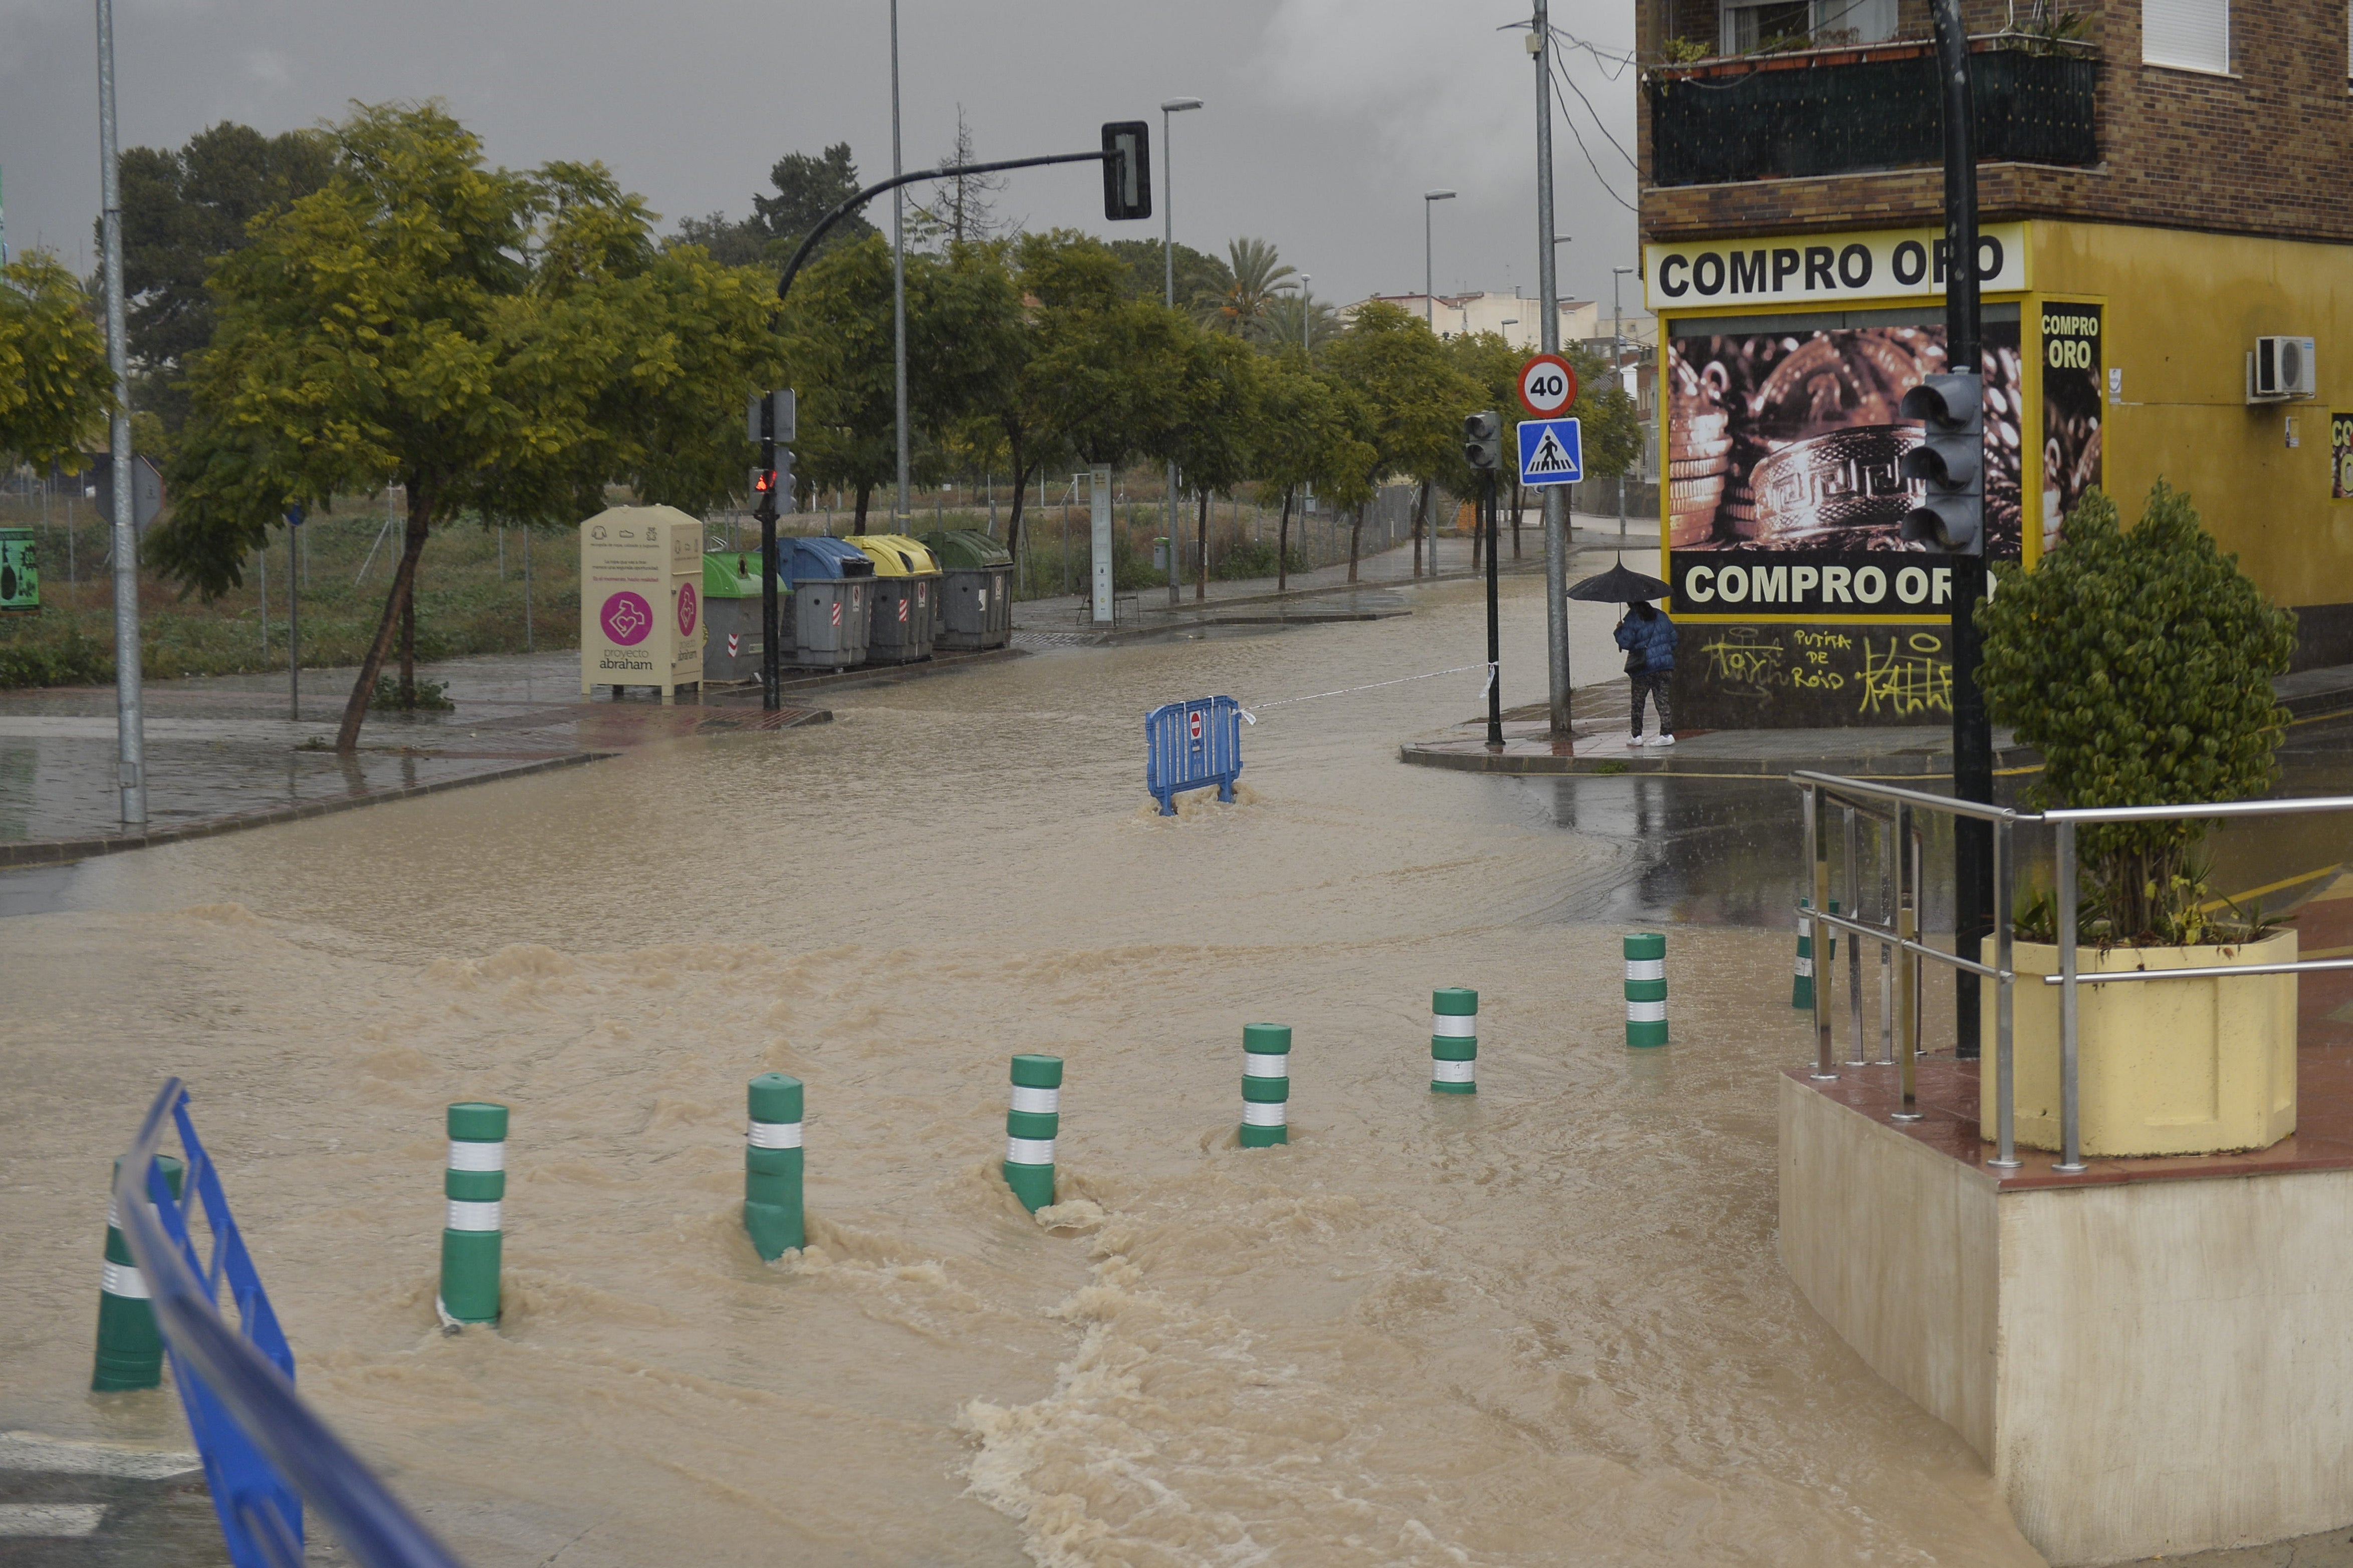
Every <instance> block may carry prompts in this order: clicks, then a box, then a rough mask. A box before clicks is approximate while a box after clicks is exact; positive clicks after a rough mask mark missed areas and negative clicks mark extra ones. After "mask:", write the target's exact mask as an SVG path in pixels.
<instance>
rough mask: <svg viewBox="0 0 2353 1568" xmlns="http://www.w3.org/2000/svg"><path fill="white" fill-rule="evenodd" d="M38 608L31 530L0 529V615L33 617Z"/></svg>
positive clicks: (38, 575) (36, 560)
mask: <svg viewBox="0 0 2353 1568" xmlns="http://www.w3.org/2000/svg"><path fill="white" fill-rule="evenodd" d="M40 607H41V564H40V552H39V550H38V549H37V547H36V546H35V544H34V542H33V531H32V530H31V529H29V528H0V615H9V614H16V615H32V614H37V613H38V612H39V610H40Z"/></svg>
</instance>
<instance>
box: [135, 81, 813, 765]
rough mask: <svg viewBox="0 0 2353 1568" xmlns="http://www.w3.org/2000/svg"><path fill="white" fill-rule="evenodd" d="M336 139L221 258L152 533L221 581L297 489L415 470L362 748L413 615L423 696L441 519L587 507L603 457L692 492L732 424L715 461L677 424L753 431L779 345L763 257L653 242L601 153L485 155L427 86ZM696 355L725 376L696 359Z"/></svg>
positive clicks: (351, 731)
mask: <svg viewBox="0 0 2353 1568" xmlns="http://www.w3.org/2000/svg"><path fill="white" fill-rule="evenodd" d="M330 140H331V143H332V149H333V154H334V167H333V172H332V175H331V176H330V178H329V180H328V183H327V184H325V185H324V186H323V187H322V188H321V189H320V190H318V191H316V192H313V193H312V194H311V195H307V196H303V197H301V198H300V199H298V200H296V201H295V202H294V203H293V204H292V205H290V206H289V207H288V208H287V209H286V210H285V211H284V212H282V213H280V214H278V215H276V216H271V217H269V218H267V219H265V220H264V221H262V222H260V223H259V224H257V225H256V226H254V229H253V231H252V240H251V243H250V244H248V246H247V247H245V248H244V249H242V250H239V251H237V252H234V253H232V254H231V255H230V256H228V257H227V258H225V259H224V260H223V261H222V262H221V264H220V265H219V267H218V268H217V269H216V272H215V275H214V297H215V300H216V305H217V309H218V312H219V321H218V325H217V327H216V331H215V333H214V337H213V342H212V345H211V347H210V348H208V349H206V351H205V352H204V353H200V354H198V355H196V356H195V361H194V363H192V364H191V366H190V368H189V381H190V390H191V404H190V415H189V422H188V426H187V429H186V432H185V437H184V439H183V443H182V447H181V451H180V453H179V454H178V456H177V457H176V458H174V462H173V465H172V470H171V473H172V482H173V487H174V495H175V498H176V499H175V503H174V518H173V521H172V522H171V523H170V524H168V525H167V526H165V527H164V528H163V529H160V530H158V531H157V532H156V534H155V536H154V538H153V558H154V560H155V563H156V564H157V566H158V567H159V568H160V569H161V570H163V571H164V573H165V574H168V575H170V576H172V577H174V578H175V579H177V580H178V581H180V582H181V583H182V584H185V585H186V586H188V587H189V588H191V589H193V590H195V591H196V592H198V593H201V594H205V595H217V594H219V593H222V592H225V591H227V589H228V588H230V587H233V586H235V585H236V584H237V583H238V582H239V581H241V574H242V567H243V562H244V559H245V557H246V553H247V552H248V551H249V550H251V549H253V548H254V547H255V546H256V545H258V544H259V543H260V542H263V541H264V540H266V539H267V537H268V531H269V528H270V526H271V525H272V524H273V523H274V522H275V521H276V520H277V519H278V517H279V516H280V512H281V511H282V510H283V509H284V508H285V507H286V506H287V505H288V504H289V503H290V502H296V501H301V502H304V503H306V504H309V505H311V506H312V507H314V508H317V509H320V510H323V509H324V508H325V507H326V506H327V505H328V504H329V503H330V502H331V501H332V499H333V498H334V497H335V496H337V495H339V494H342V495H349V494H352V493H354V492H359V493H373V492H375V491H378V490H381V489H386V488H389V487H391V486H394V485H398V486H399V487H401V488H402V489H403V492H404V499H405V502H406V530H405V531H404V534H403V538H402V548H401V553H400V557H399V561H398V563H397V565H396V569H395V571H394V574H393V581H392V585H391V587H390V589H389V591H388V592H387V593H386V595H385V606H384V612H383V617H382V620H381V621H380V623H379V625H378V626H377V629H376V634H375V638H374V640H373V641H372V642H371V644H370V645H369V648H368V651H367V654H366V656H365V658H364V659H363V661H362V665H361V668H360V673H359V678H358V679H357V680H356V681H355V682H354V683H353V689H352V696H351V700H350V702H349V703H348V705H347V706H346V707H345V709H344V712H343V726H342V730H341V731H340V733H339V735H338V737H337V742H336V743H337V746H338V748H339V749H340V750H343V751H345V752H349V751H351V750H353V749H354V748H355V747H356V746H357V744H358V742H359V733H360V727H361V725H362V723H363V722H364V720H365V718H366V714H367V709H368V704H369V700H370V699H371V697H372V696H373V695H374V692H375V681H376V677H377V674H378V672H379V671H380V670H381V669H382V668H383V665H384V662H385V657H386V654H387V652H388V651H389V649H390V647H391V644H392V641H393V637H394V635H395V633H396V631H397V632H398V633H399V635H400V645H401V679H400V689H401V691H402V694H403V699H404V701H405V702H406V703H413V702H414V700H415V699H414V692H415V689H416V676H415V625H416V622H415V592H416V583H417V568H418V562H419V560H420V558H421V556H422V554H423V552H424V549H425V544H426V541H427V538H428V537H429V535H430V533H431V531H432V529H433V527H434V525H435V524H436V523H438V522H443V521H448V520H449V519H451V518H453V517H455V516H457V515H458V514H459V512H460V511H461V510H479V511H480V512H482V513H483V514H485V515H487V516H495V517H506V518H516V519H522V520H525V521H533V520H547V519H551V518H560V517H565V516H567V515H568V516H572V517H576V516H578V515H579V514H580V512H581V511H582V510H584V509H591V508H595V507H597V506H601V505H602V496H603V489H604V486H605V484H606V483H607V482H622V483H632V482H642V483H643V484H644V485H645V486H646V488H647V490H648V491H649V492H650V494H651V495H652V496H660V497H687V496H691V495H692V494H694V493H696V492H697V487H698V486H701V487H708V486H709V485H710V484H712V482H714V477H713V472H712V465H713V464H716V463H717V462H718V461H719V457H718V454H720V453H721V452H723V450H724V444H723V443H721V442H718V441H715V440H712V441H707V442H706V444H705V445H704V447H702V461H701V462H700V463H698V462H697V461H696V460H695V458H694V456H693V454H691V453H689V454H686V455H684V456H681V455H680V454H679V453H677V452H675V451H672V450H670V448H669V446H668V443H670V441H671V440H672V439H673V437H674V436H675V433H676V432H678V431H679V430H681V429H691V428H695V427H699V426H700V424H701V422H702V420H703V419H704V418H705V417H709V416H713V414H714V412H722V411H723V414H724V417H725V419H726V423H727V425H728V426H733V429H734V430H735V431H737V432H740V430H741V425H740V423H739V421H740V419H741V417H742V415H741V410H742V398H743V396H744V394H745V393H746V392H748V391H750V390H752V389H753V388H754V387H755V386H757V385H759V384H763V383H764V382H765V380H766V378H767V376H768V375H769V374H773V370H774V366H775V363H776V354H775V349H774V345H773V343H771V342H767V341H766V337H765V331H762V330H761V329H763V328H764V327H765V322H766V321H767V320H768V310H769V307H767V305H766V304H765V300H764V299H763V297H762V296H761V295H760V294H759V293H758V292H757V290H756V289H755V288H754V286H753V281H754V280H744V279H737V280H735V281H733V282H730V281H728V280H727V279H726V278H725V275H724V274H723V273H722V272H721V271H719V270H718V269H713V268H711V267H710V265H709V263H708V261H707V259H705V258H699V257H695V256H691V255H690V256H687V257H684V258H659V251H658V249H657V247H656V246H655V244H654V242H653V237H652V232H651V223H650V220H649V215H648V214H647V212H646V211H645V208H644V205H643V204H642V203H641V202H639V201H638V199H637V198H636V197H634V196H628V195H622V194H621V193H620V192H619V190H618V188H617V186H616V185H615V184H613V183H612V181H611V178H610V176H609V175H607V174H606V173H605V172H604V171H603V170H602V169H601V168H599V167H597V166H595V165H576V164H552V165H549V166H548V167H547V168H546V169H544V170H542V171H540V172H539V173H537V174H516V173H512V172H510V171H507V170H504V169H495V168H491V167H489V166H487V165H486V164H485V163H483V160H482V155H481V147H480V142H479V141H478V140H477V139H476V138H475V137H474V136H473V135H472V134H471V133H470V132H467V131H466V130H465V129H464V127H462V126H461V125H459V123H458V122H457V121H455V120H453V119H451V118H450V117H449V115H448V112H447V111H446V110H443V109H441V108H440V107H439V106H438V105H432V104H427V105H424V106H421V107H393V106H385V107H361V108H359V109H356V110H354V111H353V114H352V115H351V116H350V118H349V119H347V120H345V121H343V123H342V124H341V125H339V126H337V127H335V128H334V130H333V131H332V132H331V133H330ZM681 296H685V297H688V298H690V299H692V300H695V301H696V305H697V309H695V310H686V309H683V308H682V307H681V304H680V297H681ZM713 322H718V323H723V326H721V327H714V326H713V325H712V323H713ZM730 333H732V334H733V336H732V337H731V336H728V334H730ZM689 340H693V341H691V342H690V341H689ZM690 371H695V372H699V373H700V374H702V375H703V376H705V377H706V378H708V382H709V384H702V385H694V386H689V385H687V384H685V377H686V376H687V374H689V373H690ZM735 440H736V446H735V449H734V456H735V458H736V459H737V460H738V461H740V460H742V458H744V456H745V455H746V448H745V447H744V445H743V444H742V439H741V437H740V435H737V436H736V437H735ZM730 466H731V467H732V465H730Z"/></svg>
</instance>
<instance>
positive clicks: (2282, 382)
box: [2247, 338, 2319, 403]
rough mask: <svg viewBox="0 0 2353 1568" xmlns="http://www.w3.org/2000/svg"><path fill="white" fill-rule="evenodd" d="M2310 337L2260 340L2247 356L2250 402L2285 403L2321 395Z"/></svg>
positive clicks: (2256, 341)
mask: <svg viewBox="0 0 2353 1568" xmlns="http://www.w3.org/2000/svg"><path fill="white" fill-rule="evenodd" d="M2318 389H2319V378H2318V376H2317V375H2316V373H2315V371H2314V369H2313V364H2312V340H2311V339H2310V338H2257V339H2256V340H2255V347H2254V352H2253V353H2250V354H2248V355H2247V401H2248V402H2250V403H2286V402H2289V401H2290V400H2292V399H2295V398H2299V397H2314V396H2317V395H2319V393H2318Z"/></svg>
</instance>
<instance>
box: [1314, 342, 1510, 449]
mask: <svg viewBox="0 0 2353 1568" xmlns="http://www.w3.org/2000/svg"><path fill="white" fill-rule="evenodd" d="M1322 363H1324V366H1325V368H1327V369H1328V370H1329V371H1331V373H1332V374H1334V375H1335V376H1336V377H1337V378H1338V379H1339V380H1340V381H1342V382H1343V383H1345V384H1346V385H1347V386H1348V387H1349V388H1350V389H1351V390H1352V391H1353V392H1354V393H1355V394H1356V397H1357V399H1358V401H1359V402H1360V403H1361V405H1362V406H1363V408H1364V412H1365V416H1366V422H1367V434H1368V439H1369V444H1370V445H1371V447H1372V448H1373V451H1374V452H1375V454H1376V463H1377V469H1376V471H1375V472H1374V473H1373V474H1371V475H1369V476H1368V478H1373V479H1377V478H1379V477H1380V475H1382V474H1404V475H1407V476H1409V477H1410V478H1412V479H1423V480H1430V481H1432V482H1435V483H1440V484H1443V483H1445V482H1446V481H1447V479H1448V478H1449V477H1450V475H1451V474H1453V473H1454V471H1455V470H1456V469H1459V468H1460V467H1461V461H1462V453H1461V446H1462V416H1464V415H1466V414H1470V413H1472V412H1474V411H1475V410H1477V409H1479V408H1481V407H1483V406H1485V402H1484V397H1483V391H1482V387H1481V386H1480V384H1478V383H1477V382H1475V381H1473V380H1472V379H1471V377H1470V376H1468V375H1466V374H1463V373H1462V372H1461V370H1460V369H1458V368H1456V366H1455V364H1454V363H1453V361H1452V359H1451V357H1450V355H1449V354H1448V353H1447V349H1446V345H1444V344H1443V343H1441V342H1439V340H1438V337H1437V334H1435V333H1433V332H1432V331H1430V328H1429V327H1428V326H1427V325H1425V324H1424V323H1423V321H1422V320H1421V318H1420V317H1419V316H1417V315H1414V314H1413V313H1412V312H1410V311H1409V310H1405V309H1404V308H1403V307H1401V306H1398V305H1393V304H1390V303H1388V301H1386V300H1371V301H1368V302H1367V303H1366V304H1365V305H1363V306H1361V307H1359V308H1358V309H1357V310H1356V315H1355V318H1354V319H1353V320H1352V321H1350V322H1349V324H1348V330H1347V331H1345V332H1343V333H1342V334H1341V335H1340V337H1339V339H1338V341H1337V342H1334V343H1333V344H1332V346H1331V348H1330V349H1329V350H1328V351H1326V352H1325V353H1324V355H1323V356H1322ZM1466 482H1467V481H1466Z"/></svg>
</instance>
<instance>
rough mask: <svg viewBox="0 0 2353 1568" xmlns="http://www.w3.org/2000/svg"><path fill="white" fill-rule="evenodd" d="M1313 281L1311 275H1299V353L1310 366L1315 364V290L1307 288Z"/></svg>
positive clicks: (1304, 273) (1312, 275)
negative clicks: (1303, 355)
mask: <svg viewBox="0 0 2353 1568" xmlns="http://www.w3.org/2000/svg"><path fill="white" fill-rule="evenodd" d="M1314 281H1315V279H1314V274H1312V273H1306V272H1303V273H1301V274H1300V275H1299V352H1300V353H1303V354H1305V355H1306V356H1307V363H1308V364H1309V365H1310V366H1313V365H1314V363H1315V290H1314V289H1312V288H1310V287H1309V285H1310V284H1312V283H1314Z"/></svg>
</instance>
